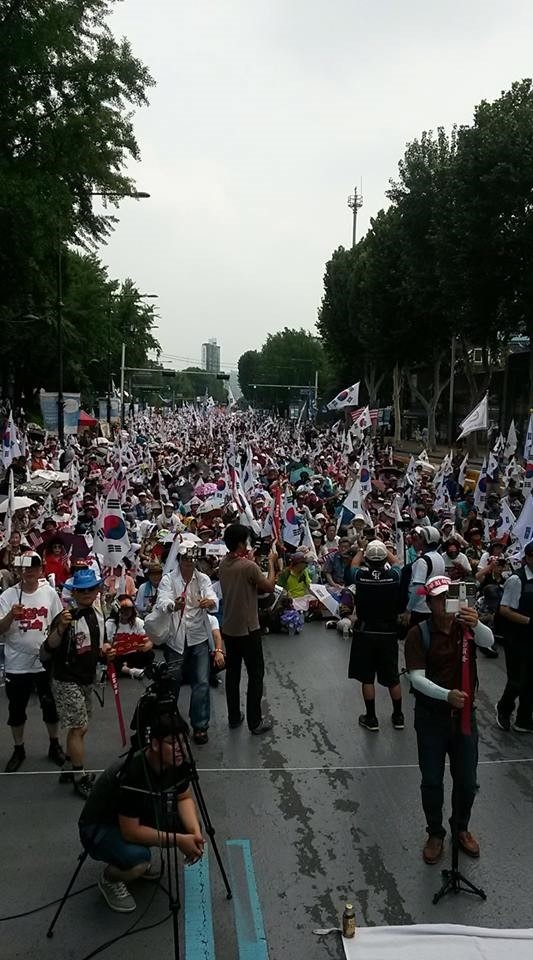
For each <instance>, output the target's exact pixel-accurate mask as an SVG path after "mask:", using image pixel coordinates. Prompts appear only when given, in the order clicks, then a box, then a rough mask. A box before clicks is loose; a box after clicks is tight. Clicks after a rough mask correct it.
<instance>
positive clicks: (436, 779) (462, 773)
mask: <svg viewBox="0 0 533 960" xmlns="http://www.w3.org/2000/svg"><path fill="white" fill-rule="evenodd" d="M449 585H450V580H449V578H448V577H446V576H443V575H440V574H439V575H437V576H433V577H430V578H429V580H428V581H427V582H426V584H425V586H424V587H421V588H420V590H421V591H423V592H424V596H425V598H426V600H427V603H428V607H429V610H430V619H429V620H427V621H423V622H422V623H419V624H417V625H416V626H414V627H412V628H411V629H410V630H409V633H408V634H407V638H406V641H405V663H406V667H407V671H408V673H409V677H410V680H411V684H412V686H413V688H414V693H415V698H416V704H415V730H416V734H417V744H418V763H419V766H420V772H421V774H422V783H421V793H422V806H423V808H424V813H425V816H426V829H427V834H428V837H427V840H426V843H425V845H424V848H423V851H422V856H423V859H424V861H425V863H428V864H434V863H437V862H438V860H440V857H441V856H442V852H443V848H444V837H445V834H446V831H445V829H444V827H443V824H442V816H443V815H442V808H443V803H444V785H443V780H444V765H445V760H446V755H447V754H448V756H449V758H450V773H451V776H452V780H453V791H452V816H451V820H450V825H451V827H452V830H454V829H455V830H456V831H457V839H458V843H459V847H460V849H462V850H463V851H464V853H466V854H468V855H469V856H470V857H479V844H478V842H477V840H476V839H475V837H473V836H472V834H471V833H470V831H469V829H468V825H469V821H470V813H471V810H472V804H473V803H474V798H475V795H476V789H477V753H478V746H477V743H478V737H477V726H476V718H475V712H474V711H473V709H472V707H473V701H474V694H475V689H476V680H477V674H476V655H475V648H476V646H479V647H491V646H492V645H493V643H494V636H493V634H492V630H490V629H489V628H488V627H486V626H485V625H484V624H482V623H479V619H478V615H477V612H476V611H475V610H474V609H472V608H470V607H461V608H458V601H453V600H450V601H449V602H448V603H447V597H448V589H449ZM452 604H454V605H455V604H457V609H455V610H454V611H451V610H450V606H451V605H452Z"/></svg>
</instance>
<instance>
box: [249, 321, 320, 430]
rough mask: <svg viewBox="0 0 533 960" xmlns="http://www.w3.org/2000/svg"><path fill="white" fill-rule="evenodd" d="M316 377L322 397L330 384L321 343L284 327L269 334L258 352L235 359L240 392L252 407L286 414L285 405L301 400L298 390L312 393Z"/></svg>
mask: <svg viewBox="0 0 533 960" xmlns="http://www.w3.org/2000/svg"><path fill="white" fill-rule="evenodd" d="M317 374H318V386H319V393H320V395H324V393H325V392H327V391H329V389H330V383H331V376H330V372H329V368H328V363H327V358H326V356H325V353H324V349H323V347H322V343H321V341H320V340H319V339H318V338H317V337H314V336H313V335H312V334H311V333H310V332H309V331H308V330H304V329H300V330H296V329H290V328H289V327H285V328H284V329H283V330H281V331H280V332H279V333H274V334H269V336H268V337H267V339H266V341H265V343H264V344H263V346H262V348H261V350H248V351H246V353H244V354H243V355H242V356H241V357H240V359H239V383H240V387H241V390H242V392H243V394H244V396H245V397H246V399H247V400H249V401H250V403H252V404H253V405H254V406H256V407H268V408H277V409H279V410H283V411H285V410H287V408H288V405H289V403H291V402H292V403H298V402H299V401H300V400H301V398H302V396H303V394H302V393H301V390H302V389H305V388H307V387H309V388H311V390H313V389H314V384H315V376H316V375H317ZM254 384H255V386H253V385H254ZM261 384H270V386H264V387H262V386H261ZM275 385H280V386H275ZM328 399H329V397H328Z"/></svg>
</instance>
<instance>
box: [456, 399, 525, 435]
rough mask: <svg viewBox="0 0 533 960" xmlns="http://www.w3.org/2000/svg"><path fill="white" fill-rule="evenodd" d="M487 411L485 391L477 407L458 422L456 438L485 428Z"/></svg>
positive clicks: (487, 404)
mask: <svg viewBox="0 0 533 960" xmlns="http://www.w3.org/2000/svg"><path fill="white" fill-rule="evenodd" d="M488 413H489V403H488V394H487V393H486V394H485V396H484V397H483V399H482V400H480V402H479V403H478V405H477V407H474V409H473V410H472V412H471V413H469V414H468V416H467V417H465V418H464V420H462V421H461V423H460V424H459V427H460V429H461V433H460V434H459V436H458V437H457V439H458V440H462V439H463V437H467V436H468V434H469V433H475V431H476V430H486V429H487V426H488ZM530 422H531V421H530Z"/></svg>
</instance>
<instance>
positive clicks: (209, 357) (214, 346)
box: [202, 337, 220, 373]
mask: <svg viewBox="0 0 533 960" xmlns="http://www.w3.org/2000/svg"><path fill="white" fill-rule="evenodd" d="M202 367H203V369H204V370H207V372H208V373H220V347H219V345H218V343H217V341H216V338H215V337H211V339H210V340H208V341H207V343H202Z"/></svg>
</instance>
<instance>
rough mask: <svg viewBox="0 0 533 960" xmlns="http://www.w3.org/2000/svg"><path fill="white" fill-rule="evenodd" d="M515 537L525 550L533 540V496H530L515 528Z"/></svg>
mask: <svg viewBox="0 0 533 960" xmlns="http://www.w3.org/2000/svg"><path fill="white" fill-rule="evenodd" d="M513 536H514V537H515V539H516V540H518V541H519V543H520V546H521V547H522V548H523V547H525V546H526V544H527V543H530V541H531V540H533V494H531V493H530V494H529V496H528V498H527V500H526V502H525V503H524V506H523V507H522V510H521V513H520V516H519V517H518V520H517V521H516V523H515V524H514V526H513Z"/></svg>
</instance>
